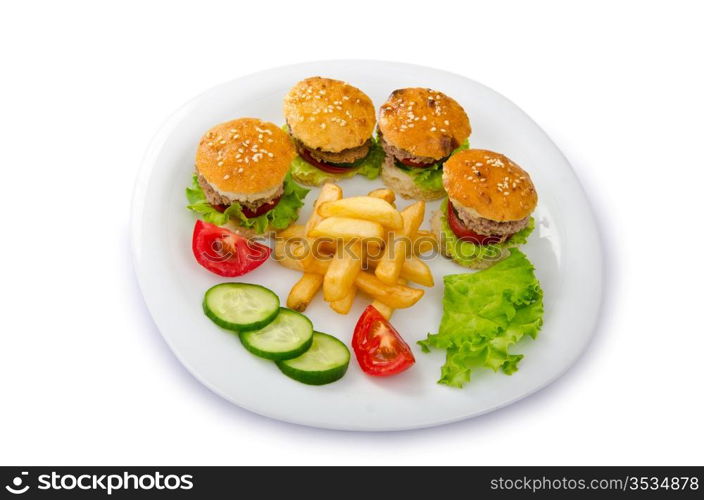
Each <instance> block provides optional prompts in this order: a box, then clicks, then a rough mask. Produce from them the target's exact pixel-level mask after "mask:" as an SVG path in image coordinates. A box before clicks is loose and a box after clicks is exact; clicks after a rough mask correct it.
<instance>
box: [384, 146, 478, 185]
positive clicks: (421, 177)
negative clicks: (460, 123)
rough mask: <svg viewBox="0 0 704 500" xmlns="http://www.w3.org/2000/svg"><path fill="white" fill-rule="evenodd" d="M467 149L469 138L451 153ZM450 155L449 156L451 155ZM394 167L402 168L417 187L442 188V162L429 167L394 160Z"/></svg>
mask: <svg viewBox="0 0 704 500" xmlns="http://www.w3.org/2000/svg"><path fill="white" fill-rule="evenodd" d="M464 149H469V139H467V140H465V141H464V142H463V143H462V144H460V146H459V147H458V148H457V149H455V150H454V151H453V152H452V155H453V154H455V153H457V152H458V151H462V150H464ZM452 155H450V156H452ZM395 165H396V167H397V168H400V169H401V170H403V171H404V172H405V173H406V174H408V176H409V177H410V178H411V179H413V182H415V183H416V184H417V185H418V186H419V187H421V188H423V189H425V190H429V191H440V190H442V188H443V187H442V163H441V162H437V163H434V164H433V165H431V166H429V167H423V168H413V167H407V166H406V165H404V164H402V163H400V162H398V161H397V162H396V164H395Z"/></svg>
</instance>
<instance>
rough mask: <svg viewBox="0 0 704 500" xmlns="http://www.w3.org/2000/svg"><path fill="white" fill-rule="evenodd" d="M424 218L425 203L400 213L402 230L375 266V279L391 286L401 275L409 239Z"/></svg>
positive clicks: (388, 245) (387, 246) (417, 203)
mask: <svg viewBox="0 0 704 500" xmlns="http://www.w3.org/2000/svg"><path fill="white" fill-rule="evenodd" d="M424 216H425V202H424V201H418V202H416V203H414V204H413V205H410V206H408V207H406V208H404V209H403V210H402V211H401V217H403V228H401V230H400V231H399V234H398V237H397V238H395V239H394V240H393V242H389V243H388V244H387V245H386V250H385V251H384V256H383V257H382V259H381V261H380V262H379V264H378V265H377V266H376V271H375V274H376V277H377V278H379V279H380V280H381V281H383V282H384V283H386V284H388V285H393V284H394V283H396V281H397V280H398V277H399V276H400V274H401V266H402V265H403V262H404V261H405V259H406V254H407V253H408V250H409V243H410V241H409V240H410V239H411V238H412V237H413V236H414V235H415V234H416V232H417V231H418V228H419V227H420V225H421V223H422V222H423V217H424Z"/></svg>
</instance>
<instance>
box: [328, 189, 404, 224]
mask: <svg viewBox="0 0 704 500" xmlns="http://www.w3.org/2000/svg"><path fill="white" fill-rule="evenodd" d="M318 213H319V214H320V215H321V216H323V217H351V218H354V219H364V220H370V221H374V222H378V223H379V224H381V225H382V226H385V227H388V228H390V229H401V228H402V227H403V219H402V218H401V214H400V213H398V211H397V210H396V209H395V208H394V207H393V206H392V205H391V204H390V203H389V202H388V201H386V200H383V199H381V198H375V197H373V196H352V197H350V198H343V199H341V200H337V201H329V202H327V203H323V204H322V205H320V206H319V207H318Z"/></svg>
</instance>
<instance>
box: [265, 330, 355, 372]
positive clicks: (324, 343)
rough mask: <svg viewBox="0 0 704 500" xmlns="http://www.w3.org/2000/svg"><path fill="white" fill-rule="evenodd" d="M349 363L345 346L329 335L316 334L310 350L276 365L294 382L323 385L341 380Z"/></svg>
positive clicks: (348, 353) (348, 354) (348, 352)
mask: <svg viewBox="0 0 704 500" xmlns="http://www.w3.org/2000/svg"><path fill="white" fill-rule="evenodd" d="M349 363H350V351H349V349H347V346H346V345H345V344H343V343H342V342H340V341H339V340H338V339H336V338H335V337H333V336H331V335H328V334H327V333H320V332H315V333H314V334H313V343H312V344H311V346H310V349H308V350H307V351H306V352H304V353H303V354H301V355H300V356H298V357H297V358H293V359H287V360H285V361H279V362H278V363H276V365H277V366H278V367H279V369H280V370H281V371H282V372H284V374H286V375H288V376H289V377H291V378H292V379H294V380H297V381H299V382H303V383H304V384H310V385H323V384H329V383H330V382H335V381H336V380H339V379H341V378H342V376H343V375H344V374H345V372H347V366H348V365H349Z"/></svg>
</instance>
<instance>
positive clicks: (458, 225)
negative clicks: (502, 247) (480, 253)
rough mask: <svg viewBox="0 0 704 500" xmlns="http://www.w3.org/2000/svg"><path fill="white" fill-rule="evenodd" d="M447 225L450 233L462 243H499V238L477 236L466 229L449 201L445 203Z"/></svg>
mask: <svg viewBox="0 0 704 500" xmlns="http://www.w3.org/2000/svg"><path fill="white" fill-rule="evenodd" d="M447 223H448V224H449V225H450V229H452V232H453V233H455V235H456V236H457V237H458V238H459V239H460V240H462V241H469V242H471V243H474V244H475V245H494V244H496V243H499V242H500V241H501V236H495V235H484V234H478V233H475V232H474V231H472V230H471V229H469V228H467V226H465V225H464V223H463V222H462V221H461V220H460V217H459V215H457V210H455V207H453V206H452V203H450V202H449V201H448V202H447Z"/></svg>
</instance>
